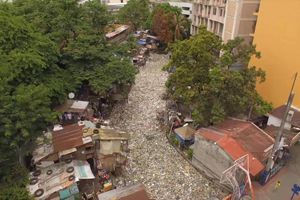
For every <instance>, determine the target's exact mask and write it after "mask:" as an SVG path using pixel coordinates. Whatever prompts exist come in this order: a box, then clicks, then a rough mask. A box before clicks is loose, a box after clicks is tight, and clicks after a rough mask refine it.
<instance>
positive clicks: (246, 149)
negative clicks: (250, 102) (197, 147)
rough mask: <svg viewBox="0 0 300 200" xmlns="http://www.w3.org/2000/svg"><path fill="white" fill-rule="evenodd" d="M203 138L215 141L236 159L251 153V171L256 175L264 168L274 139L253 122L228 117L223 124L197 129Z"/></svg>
mask: <svg viewBox="0 0 300 200" xmlns="http://www.w3.org/2000/svg"><path fill="white" fill-rule="evenodd" d="M197 134H198V135H201V136H202V137H203V138H205V139H207V140H210V141H214V142H216V144H218V145H219V146H220V147H221V148H222V149H223V150H224V151H225V152H227V153H228V155H229V156H230V157H231V158H232V159H233V160H236V159H238V158H239V157H241V156H243V155H246V154H249V158H250V173H251V174H252V175H253V176H255V175H257V174H258V173H259V172H260V171H261V170H262V169H263V168H264V165H263V163H264V161H265V160H266V159H267V156H268V153H269V152H270V150H271V147H272V145H273V143H274V139H273V138H272V137H270V136H269V135H268V134H267V133H265V132H264V131H263V130H261V129H260V128H258V127H257V126H256V125H254V124H253V123H251V122H248V121H242V120H238V119H226V120H225V121H224V122H222V123H221V124H219V125H217V126H214V127H209V128H201V129H199V130H198V131H197Z"/></svg>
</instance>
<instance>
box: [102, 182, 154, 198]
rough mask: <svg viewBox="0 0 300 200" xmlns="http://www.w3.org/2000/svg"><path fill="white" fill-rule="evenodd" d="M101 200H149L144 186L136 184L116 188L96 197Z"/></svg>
mask: <svg viewBox="0 0 300 200" xmlns="http://www.w3.org/2000/svg"><path fill="white" fill-rule="evenodd" d="M98 199H101V200H112V199H113V200H149V197H148V194H147V192H146V190H145V187H144V185H142V184H137V185H132V186H126V187H122V188H117V189H114V190H111V191H108V192H105V193H102V194H99V195H98Z"/></svg>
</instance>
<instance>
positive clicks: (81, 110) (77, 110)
mask: <svg viewBox="0 0 300 200" xmlns="http://www.w3.org/2000/svg"><path fill="white" fill-rule="evenodd" d="M88 105H89V102H88V101H78V100H70V99H69V100H67V101H66V102H65V103H64V104H62V105H60V106H58V107H56V108H55V111H57V112H60V113H62V115H61V116H60V117H59V120H60V122H61V123H62V124H64V125H65V124H74V123H77V122H78V121H79V120H80V119H81V118H88V117H89V116H90V115H92V113H91V112H90V111H89V110H88Z"/></svg>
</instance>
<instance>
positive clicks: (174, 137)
mask: <svg viewBox="0 0 300 200" xmlns="http://www.w3.org/2000/svg"><path fill="white" fill-rule="evenodd" d="M170 142H171V144H172V145H173V146H176V147H178V146H179V141H178V139H177V138H176V136H175V133H171V134H170Z"/></svg>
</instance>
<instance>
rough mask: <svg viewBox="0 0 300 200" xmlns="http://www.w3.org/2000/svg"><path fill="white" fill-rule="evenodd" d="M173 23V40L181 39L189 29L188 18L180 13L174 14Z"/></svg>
mask: <svg viewBox="0 0 300 200" xmlns="http://www.w3.org/2000/svg"><path fill="white" fill-rule="evenodd" d="M173 24H174V25H175V31H174V40H182V39H183V38H184V36H185V34H186V31H188V30H189V27H190V21H189V19H188V18H186V17H185V16H183V15H182V14H181V13H176V14H175V15H174V19H173Z"/></svg>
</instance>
